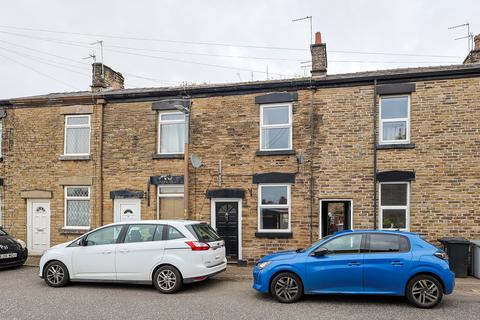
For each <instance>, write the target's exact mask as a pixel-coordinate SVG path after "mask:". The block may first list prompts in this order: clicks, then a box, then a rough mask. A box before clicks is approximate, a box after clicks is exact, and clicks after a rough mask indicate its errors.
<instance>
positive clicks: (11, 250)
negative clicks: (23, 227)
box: [0, 227, 28, 269]
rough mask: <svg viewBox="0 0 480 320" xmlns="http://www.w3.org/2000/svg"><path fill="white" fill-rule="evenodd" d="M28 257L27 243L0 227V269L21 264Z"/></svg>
mask: <svg viewBox="0 0 480 320" xmlns="http://www.w3.org/2000/svg"><path fill="white" fill-rule="evenodd" d="M27 258H28V250H27V245H26V244H25V242H24V241H22V240H20V239H15V238H14V237H12V236H10V235H9V234H8V233H7V231H5V230H4V229H3V228H2V227H0V269H3V268H10V267H19V266H22V265H23V264H24V263H25V261H26V260H27Z"/></svg>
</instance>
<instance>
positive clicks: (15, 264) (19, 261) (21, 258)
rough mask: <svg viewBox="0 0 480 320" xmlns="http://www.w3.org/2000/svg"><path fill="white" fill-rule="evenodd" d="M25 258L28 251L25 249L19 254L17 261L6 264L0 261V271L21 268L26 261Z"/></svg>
mask: <svg viewBox="0 0 480 320" xmlns="http://www.w3.org/2000/svg"><path fill="white" fill-rule="evenodd" d="M27 258H28V250H27V249H25V250H24V251H23V252H21V253H19V256H18V259H17V260H13V261H8V262H2V261H1V260H0V269H4V268H13V267H19V266H23V265H24V264H25V261H27Z"/></svg>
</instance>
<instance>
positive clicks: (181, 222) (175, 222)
mask: <svg viewBox="0 0 480 320" xmlns="http://www.w3.org/2000/svg"><path fill="white" fill-rule="evenodd" d="M199 223H206V222H205V221H197V220H180V219H179V220H138V221H122V222H115V223H110V224H108V226H115V225H124V224H169V225H189V224H199ZM106 226H107V225H106Z"/></svg>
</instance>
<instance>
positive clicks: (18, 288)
mask: <svg viewBox="0 0 480 320" xmlns="http://www.w3.org/2000/svg"><path fill="white" fill-rule="evenodd" d="M36 272H37V269H36V268H31V267H23V268H20V269H12V270H3V271H0V319H2V320H10V319H142V320H145V319H176V320H177V319H310V320H312V319H370V320H373V319H480V292H479V293H478V294H475V291H471V290H469V291H463V290H459V292H457V293H455V294H453V295H451V296H447V297H446V298H445V299H444V302H443V303H442V305H440V306H439V307H438V308H436V309H434V310H419V309H415V308H412V307H410V306H409V305H408V304H407V303H406V302H405V301H404V300H403V299H402V298H391V297H389V298H385V297H351V296H316V297H308V298H306V299H303V300H302V301H301V302H299V303H296V304H294V305H283V304H279V303H276V302H274V301H273V300H272V299H270V297H268V296H266V295H261V294H258V293H256V292H255V291H254V290H253V289H251V283H250V281H248V280H236V281H233V280H232V279H229V278H228V277H220V278H218V279H211V280H208V281H206V282H204V283H200V284H193V285H189V286H187V287H186V288H185V290H183V291H182V292H180V293H178V294H175V295H162V294H160V293H158V292H157V291H156V290H155V289H153V287H150V286H141V285H117V284H115V285H112V284H109V285H105V284H73V285H71V286H68V287H65V288H50V287H48V286H47V285H46V284H45V283H44V282H43V280H41V279H40V278H38V277H37V274H36Z"/></svg>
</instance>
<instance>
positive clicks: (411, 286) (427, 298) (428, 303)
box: [407, 275, 443, 309]
mask: <svg viewBox="0 0 480 320" xmlns="http://www.w3.org/2000/svg"><path fill="white" fill-rule="evenodd" d="M442 297H443V287H442V285H441V284H440V282H439V281H438V280H437V279H435V278H434V277H432V276H429V275H419V276H416V277H414V278H413V279H412V280H410V282H409V283H408V286H407V298H408V301H410V303H411V304H412V305H414V306H415V307H418V308H425V309H429V308H433V307H435V306H436V305H437V304H439V303H440V301H442Z"/></svg>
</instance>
